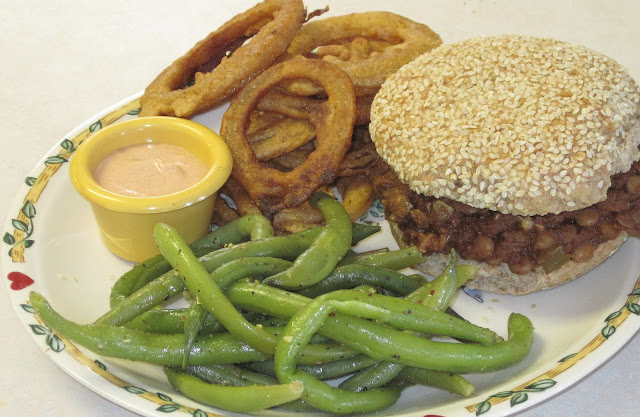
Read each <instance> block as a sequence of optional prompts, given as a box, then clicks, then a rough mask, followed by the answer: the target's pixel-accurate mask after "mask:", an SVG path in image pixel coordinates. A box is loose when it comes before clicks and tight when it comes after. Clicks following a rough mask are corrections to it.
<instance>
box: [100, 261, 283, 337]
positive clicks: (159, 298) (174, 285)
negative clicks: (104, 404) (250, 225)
mask: <svg viewBox="0 0 640 417" xmlns="http://www.w3.org/2000/svg"><path fill="white" fill-rule="evenodd" d="M290 265H291V262H288V261H285V260H282V259H278V258H271V257H267V256H264V257H247V258H239V259H234V260H231V261H230V262H228V263H226V264H223V265H221V266H220V267H218V268H216V269H215V270H214V271H213V272H211V279H212V280H214V281H215V282H216V283H217V284H218V285H219V286H220V287H222V288H223V289H224V288H226V287H227V286H228V285H229V284H230V283H232V282H234V281H236V280H238V279H241V278H246V277H256V276H260V277H262V276H268V275H271V274H274V273H277V272H279V271H282V270H284V269H286V268H288V267H289V266H290ZM183 291H184V283H183V282H182V279H181V278H180V277H179V276H178V275H176V274H175V273H168V274H165V275H163V276H161V277H160V278H158V279H156V280H155V281H153V282H152V283H150V284H148V285H146V286H144V287H142V288H141V289H140V290H138V291H137V292H136V293H134V294H132V295H131V296H129V297H127V298H126V299H125V300H124V301H122V302H120V304H118V305H117V306H115V307H113V308H112V309H111V310H109V311H108V312H107V313H105V314H104V315H102V316H101V317H100V318H98V320H96V322H95V323H96V324H112V325H120V324H123V323H126V322H128V321H130V320H132V319H134V318H135V317H137V316H139V315H140V314H142V313H144V312H145V311H148V310H150V309H151V308H153V307H156V306H159V305H161V304H163V303H164V302H166V301H167V300H168V299H169V298H171V297H173V296H175V295H177V294H180V293H182V292H183Z"/></svg>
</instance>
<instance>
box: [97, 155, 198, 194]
mask: <svg viewBox="0 0 640 417" xmlns="http://www.w3.org/2000/svg"><path fill="white" fill-rule="evenodd" d="M207 171H208V169H207V166H206V165H205V163H204V162H202V160H201V159H200V158H198V157H197V156H195V155H194V154H192V153H191V152H189V151H187V150H186V149H184V148H181V147H180V146H175V145H170V144H168V143H141V144H139V145H131V146H127V147H124V148H121V149H118V150H117V151H115V152H112V153H110V154H109V155H107V157H106V158H104V159H103V160H102V162H100V165H98V169H97V170H96V173H95V175H94V178H95V180H96V181H97V182H98V184H100V185H101V186H102V187H104V188H105V189H107V190H109V191H111V192H113V193H116V194H120V195H124V196H131V197H156V196H162V195H167V194H173V193H176V192H178V191H182V190H184V189H186V188H189V187H191V186H192V185H194V184H196V183H197V182H198V181H200V180H201V179H202V178H204V176H205V175H206V173H207Z"/></svg>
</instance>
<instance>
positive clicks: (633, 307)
mask: <svg viewBox="0 0 640 417" xmlns="http://www.w3.org/2000/svg"><path fill="white" fill-rule="evenodd" d="M629 297H631V298H630V299H629V300H628V301H627V302H626V303H625V304H624V305H623V306H622V307H620V309H619V310H617V311H614V312H613V313H611V314H609V315H608V316H607V317H606V318H605V319H604V322H605V323H606V324H605V326H604V327H603V328H602V331H601V332H600V333H601V334H602V336H604V338H605V339H608V338H610V337H611V336H612V335H613V334H614V333H615V332H616V326H615V325H614V324H612V323H611V322H612V321H613V320H615V319H616V318H618V317H620V315H621V314H622V312H623V311H624V310H628V311H629V312H630V313H632V314H635V315H636V316H638V315H640V304H638V301H639V300H640V288H637V289H635V290H634V291H633V292H632V293H631V294H629Z"/></svg>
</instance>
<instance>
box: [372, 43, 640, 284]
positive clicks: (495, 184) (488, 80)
mask: <svg viewBox="0 0 640 417" xmlns="http://www.w3.org/2000/svg"><path fill="white" fill-rule="evenodd" d="M369 126H370V133H371V138H372V140H373V142H374V143H375V145H376V149H377V151H378V153H379V154H380V156H381V158H382V159H383V160H384V161H385V162H386V163H387V164H388V165H389V166H390V167H391V168H392V169H393V170H394V171H395V173H396V174H397V176H398V178H399V179H400V181H402V182H403V183H404V184H407V185H408V186H409V187H410V188H411V189H412V190H413V191H415V192H416V193H418V194H423V195H427V196H433V197H435V198H448V199H450V200H455V201H458V202H460V203H463V204H466V205H468V206H471V207H475V208H477V209H487V210H491V211H495V212H500V213H503V214H508V215H516V216H523V217H524V216H545V215H547V214H558V213H562V212H567V211H574V210H579V209H583V208H586V207H590V206H593V205H594V204H596V203H598V202H601V201H604V200H605V199H606V197H607V190H608V189H609V188H610V186H611V176H612V175H615V174H619V173H624V172H627V171H629V170H630V168H631V166H632V164H633V163H634V162H635V161H637V160H638V159H640V150H639V149H638V147H639V145H640V89H639V87H638V85H637V84H636V82H635V81H634V80H633V79H632V77H631V76H630V75H629V74H628V73H627V71H626V70H625V69H624V68H623V67H622V66H621V65H620V64H618V63H617V62H616V61H614V60H613V59H611V58H609V57H607V56H604V55H602V54H600V53H597V52H594V51H592V50H589V49H587V48H584V47H582V46H578V45H574V44H570V43H566V42H560V41H557V40H553V39H542V38H535V37H529V36H518V35H502V36H495V37H487V38H474V39H469V40H465V41H462V42H459V43H454V44H444V45H441V46H439V47H438V48H435V49H433V50H432V51H430V52H428V53H426V54H424V55H422V56H420V57H419V58H417V59H415V60H414V61H412V62H410V63H409V64H407V65H405V66H403V67H402V68H400V70H398V71H397V72H396V73H395V74H393V75H392V76H390V77H389V78H388V79H387V80H386V82H385V83H384V84H383V85H382V88H381V89H380V91H379V92H378V94H377V95H376V97H375V99H374V101H373V104H372V106H371V123H370V125H369ZM390 223H391V229H392V231H393V232H394V236H395V237H396V240H397V241H398V242H399V244H400V245H401V246H404V239H403V236H402V234H403V232H402V231H401V230H400V229H399V227H398V225H397V224H395V223H393V222H390ZM626 238H627V234H626V233H624V232H621V233H620V235H618V237H617V238H615V239H612V240H608V241H606V242H604V243H601V244H600V245H599V246H598V247H597V248H596V249H595V252H594V254H593V257H592V258H591V259H590V260H588V261H586V262H574V261H568V262H566V263H565V264H564V265H562V266H561V267H560V268H559V269H556V270H554V271H552V272H550V273H546V272H544V270H543V268H542V267H540V266H538V267H537V268H536V269H534V270H533V271H532V272H529V273H527V274H523V275H518V274H516V273H514V272H512V271H511V270H510V269H509V266H508V265H507V264H506V263H504V264H501V265H499V266H490V265H488V264H486V263H483V262H477V261H473V260H466V259H465V260H464V262H465V263H471V264H474V265H475V266H476V268H477V271H478V276H477V278H476V279H474V280H473V281H471V282H470V283H469V284H468V287H469V288H476V289H481V290H486V291H490V292H495V293H503V294H514V295H523V294H528V293H531V292H536V291H540V290H543V289H547V288H552V287H556V286H559V285H562V284H564V283H567V282H569V281H571V280H573V279H575V278H577V277H579V276H580V275H583V274H585V273H586V272H588V271H590V270H591V269H592V268H594V267H595V266H597V265H598V264H600V263H601V262H602V261H604V260H605V259H607V258H608V257H609V256H611V254H613V253H614V252H615V251H616V250H617V249H618V248H619V247H620V246H621V245H622V244H623V243H624V241H625V240H626ZM448 259H449V256H448V255H445V254H442V253H433V254H429V255H428V256H427V257H426V258H425V262H424V263H423V264H422V265H420V267H419V269H421V270H422V271H424V272H426V273H428V274H431V275H438V274H439V273H440V272H441V271H442V270H443V269H444V268H445V267H446V264H447V262H448Z"/></svg>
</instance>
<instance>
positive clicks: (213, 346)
mask: <svg viewBox="0 0 640 417" xmlns="http://www.w3.org/2000/svg"><path fill="white" fill-rule="evenodd" d="M29 300H30V302H31V305H32V306H33V308H34V309H35V310H36V313H37V314H38V316H39V317H40V318H41V319H42V321H43V322H44V323H45V324H46V325H47V326H49V327H51V329H53V330H54V331H56V332H57V333H59V334H60V335H62V336H64V337H66V338H68V339H70V340H72V341H74V342H76V343H78V344H79V345H81V346H84V347H85V348H87V349H89V350H90V351H92V352H95V353H98V354H102V355H105V356H110V357H115V358H122V359H129V360H134V361H144V362H149V363H154V364H158V365H170V366H181V365H182V359H183V357H184V335H181V334H176V335H165V334H152V333H146V332H142V331H139V330H136V329H130V328H127V327H122V326H110V325H104V324H84V325H82V324H77V323H74V322H72V321H69V320H67V319H65V318H64V317H62V316H61V315H60V314H58V313H57V312H56V311H55V310H53V308H51V306H50V305H49V303H48V302H47V300H46V299H45V298H44V297H43V296H42V295H41V294H39V293H37V292H31V293H30V294H29ZM307 348H308V349H305V351H304V352H303V353H302V354H301V356H300V358H298V361H299V362H300V363H302V364H305V365H317V364H321V363H325V362H331V361H334V360H338V359H343V358H346V357H349V356H354V355H355V354H356V353H355V351H354V350H353V349H351V348H347V347H345V346H342V345H337V344H321V345H315V344H314V345H308V346H307ZM268 358H269V357H268V356H267V355H264V354H262V353H260V352H258V351H256V350H255V349H252V348H251V347H250V346H248V345H247V344H245V343H242V342H241V341H240V340H238V339H237V338H236V337H234V336H233V335H231V334H230V333H217V334H212V335H201V336H199V337H198V339H197V340H196V341H195V342H194V343H193V347H192V349H191V352H190V353H189V361H188V364H189V365H208V364H212V363H222V364H224V363H242V362H251V361H262V360H266V359H268Z"/></svg>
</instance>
